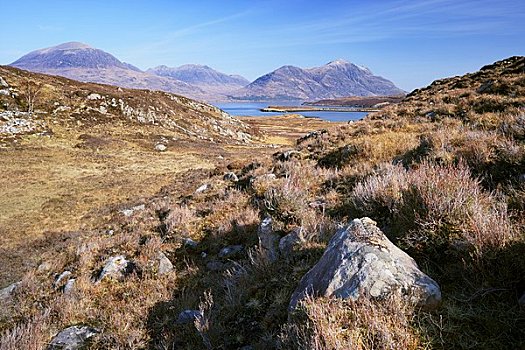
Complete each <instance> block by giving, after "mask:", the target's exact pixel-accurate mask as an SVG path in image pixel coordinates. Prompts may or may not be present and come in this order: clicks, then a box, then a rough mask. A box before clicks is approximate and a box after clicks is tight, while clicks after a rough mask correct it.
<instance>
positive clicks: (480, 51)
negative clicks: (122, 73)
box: [0, 0, 525, 90]
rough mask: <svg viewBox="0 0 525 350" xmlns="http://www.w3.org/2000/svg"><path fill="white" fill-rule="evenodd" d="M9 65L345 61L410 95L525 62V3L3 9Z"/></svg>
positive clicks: (0, 55)
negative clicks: (502, 64) (49, 53)
mask: <svg viewBox="0 0 525 350" xmlns="http://www.w3.org/2000/svg"><path fill="white" fill-rule="evenodd" d="M0 14H1V15H2V16H1V23H2V26H1V28H2V29H1V34H0V64H8V63H11V62H13V61H14V60H16V59H17V58H18V57H20V56H21V55H23V54H25V53H27V52H29V51H32V50H35V49H38V48H43V47H48V46H54V45H57V44H60V43H63V42H67V41H81V42H84V43H87V44H90V45H92V46H94V47H97V48H100V49H103V50H105V51H108V52H110V53H112V54H113V55H115V56H116V57H117V58H119V59H120V60H123V61H126V62H128V63H132V64H134V65H136V66H138V67H139V68H142V69H146V68H149V67H153V66H157V65H160V64H165V65H168V66H178V65H182V64H186V63H200V64H207V65H209V66H211V67H213V68H215V69H218V70H220V71H223V72H225V73H229V74H241V75H244V76H245V77H246V78H248V79H250V80H253V79H255V78H257V77H258V76H260V75H262V74H265V73H267V72H269V71H272V70H274V69H276V68H278V67H280V66H282V65H286V64H292V65H297V66H301V67H312V66H318V65H322V64H325V63H327V62H329V61H331V60H334V59H336V58H344V59H346V60H348V61H351V62H353V63H357V64H361V65H365V66H367V67H369V68H370V69H371V70H372V71H373V72H374V73H375V74H379V75H382V76H384V77H386V78H388V79H390V80H392V81H394V82H395V83H396V84H397V85H398V86H399V87H401V88H403V89H405V90H411V89H413V88H416V87H421V86H424V85H426V84H428V83H430V82H431V81H432V80H434V79H437V78H441V77H445V76H451V75H457V74H463V73H465V72H470V71H475V70H477V69H479V68H480V67H481V66H483V65H485V64H488V63H491V62H493V61H495V60H498V59H502V58H505V57H508V56H512V55H525V0H512V1H511V0H490V1H489V0H465V1H462V0H407V1H350V0H346V1H332V0H323V1H304V0H303V1H301V0H288V1H286V0H280V1H277V0H275V1H274V0H250V1H246V0H242V1H241V0H222V1H221V0H204V1H203V0H200V1H196V0H193V1H175V0H173V1H167V0H166V1H160V0H149V1H138V0H137V1H135V0H126V1H124V0H104V1H99V0H91V1H87V0H75V1H65V0H63V1H46V0H35V1H24V0H17V1H13V0H0Z"/></svg>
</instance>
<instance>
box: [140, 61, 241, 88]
mask: <svg viewBox="0 0 525 350" xmlns="http://www.w3.org/2000/svg"><path fill="white" fill-rule="evenodd" d="M148 73H151V74H155V75H158V76H161V77H168V78H174V79H177V80H180V81H183V82H186V83H188V84H194V85H197V86H200V87H206V88H210V86H215V88H214V90H217V86H223V87H224V89H226V90H228V91H231V90H232V89H240V88H241V87H244V86H246V85H247V84H248V83H249V81H248V80H246V79H245V78H243V77H241V76H238V75H228V74H224V73H221V72H218V71H216V70H215V69H213V68H211V67H209V66H206V65H203V64H185V65H182V66H179V67H167V66H158V67H155V68H151V69H148ZM224 89H219V90H224Z"/></svg>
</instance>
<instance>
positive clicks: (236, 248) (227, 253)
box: [219, 245, 244, 259]
mask: <svg viewBox="0 0 525 350" xmlns="http://www.w3.org/2000/svg"><path fill="white" fill-rule="evenodd" d="M243 249H244V247H243V246H242V245H230V246H227V247H224V248H222V249H221V251H220V252H219V258H223V259H225V258H230V257H232V256H235V255H237V254H239V253H240V252H242V251H243Z"/></svg>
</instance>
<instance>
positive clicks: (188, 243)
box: [183, 238, 199, 248]
mask: <svg viewBox="0 0 525 350" xmlns="http://www.w3.org/2000/svg"><path fill="white" fill-rule="evenodd" d="M183 241H184V246H185V247H188V248H197V245H199V244H198V243H197V242H195V241H194V240H193V239H191V238H184V239H183Z"/></svg>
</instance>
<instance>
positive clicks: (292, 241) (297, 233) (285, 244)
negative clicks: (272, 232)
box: [279, 227, 304, 256]
mask: <svg viewBox="0 0 525 350" xmlns="http://www.w3.org/2000/svg"><path fill="white" fill-rule="evenodd" d="M301 242H304V237H303V230H302V228H301V227H299V228H297V229H295V230H293V231H292V232H290V233H289V234H287V235H286V236H284V237H282V238H281V239H280V240H279V251H280V252H281V254H282V255H283V256H286V255H289V254H291V253H292V252H293V248H294V247H295V246H296V245H298V244H299V243H301Z"/></svg>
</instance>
